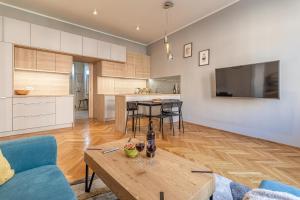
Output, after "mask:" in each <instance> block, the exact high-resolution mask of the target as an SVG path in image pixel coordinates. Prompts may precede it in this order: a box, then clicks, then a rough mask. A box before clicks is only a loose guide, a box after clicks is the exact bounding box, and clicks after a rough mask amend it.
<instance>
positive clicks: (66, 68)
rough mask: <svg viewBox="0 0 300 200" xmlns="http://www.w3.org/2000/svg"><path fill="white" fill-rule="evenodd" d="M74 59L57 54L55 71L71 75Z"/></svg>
mask: <svg viewBox="0 0 300 200" xmlns="http://www.w3.org/2000/svg"><path fill="white" fill-rule="evenodd" d="M72 65H73V57H72V56H69V55H63V54H55V71H56V72H58V73H67V74H69V73H71V72H72Z"/></svg>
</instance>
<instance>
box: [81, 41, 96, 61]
mask: <svg viewBox="0 0 300 200" xmlns="http://www.w3.org/2000/svg"><path fill="white" fill-rule="evenodd" d="M82 55H84V56H89V57H94V58H97V57H98V40H95V39H92V38H87V37H83V47H82Z"/></svg>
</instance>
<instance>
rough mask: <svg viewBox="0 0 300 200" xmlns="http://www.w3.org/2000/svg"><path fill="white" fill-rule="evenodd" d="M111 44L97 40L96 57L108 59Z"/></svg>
mask: <svg viewBox="0 0 300 200" xmlns="http://www.w3.org/2000/svg"><path fill="white" fill-rule="evenodd" d="M110 52H111V44H110V43H108V42H103V41H98V58H100V59H104V60H110Z"/></svg>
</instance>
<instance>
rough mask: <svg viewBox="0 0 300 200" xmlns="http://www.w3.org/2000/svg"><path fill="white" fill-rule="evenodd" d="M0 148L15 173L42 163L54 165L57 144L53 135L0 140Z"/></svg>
mask: <svg viewBox="0 0 300 200" xmlns="http://www.w3.org/2000/svg"><path fill="white" fill-rule="evenodd" d="M0 149H1V151H2V153H3V155H4V156H5V157H6V159H7V160H8V162H9V163H10V165H11V167H12V169H14V170H15V173H18V172H22V171H25V170H29V169H33V168H36V167H40V166H43V165H56V158H57V145H56V140H55V138H54V137H53V136H39V137H31V138H26V139H19V140H11V141H7V142H1V143H0Z"/></svg>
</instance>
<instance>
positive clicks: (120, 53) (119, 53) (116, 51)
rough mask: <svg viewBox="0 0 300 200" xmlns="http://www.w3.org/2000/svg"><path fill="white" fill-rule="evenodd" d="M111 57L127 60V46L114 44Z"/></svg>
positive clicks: (121, 60)
mask: <svg viewBox="0 0 300 200" xmlns="http://www.w3.org/2000/svg"><path fill="white" fill-rule="evenodd" d="M110 58H111V59H112V60H115V61H120V62H126V47H123V46H120V45H116V44H112V45H111V55H110Z"/></svg>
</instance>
